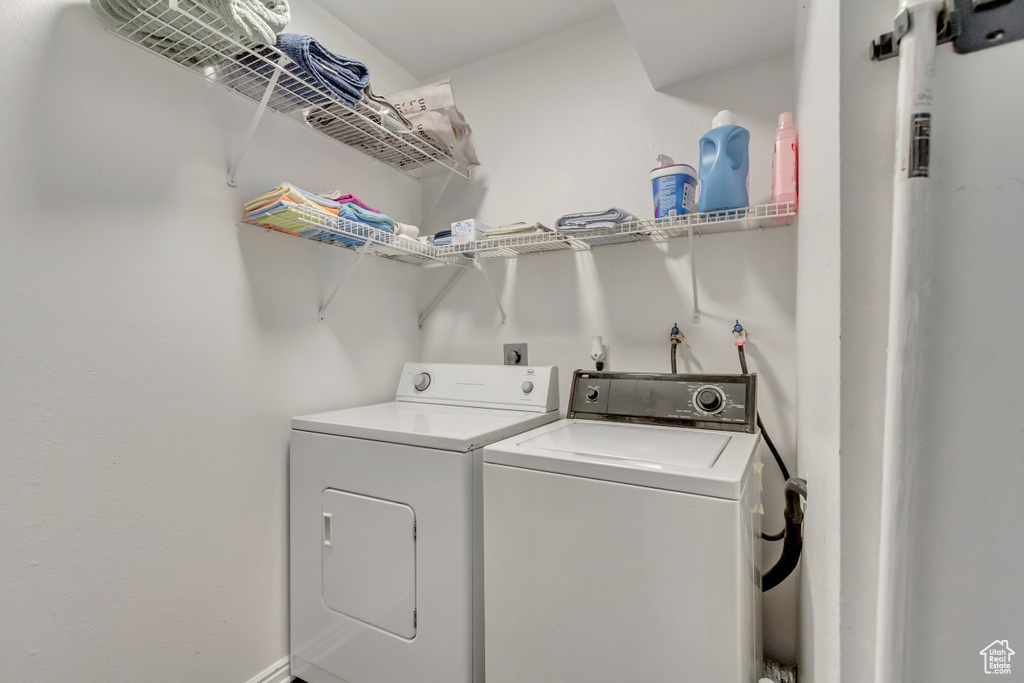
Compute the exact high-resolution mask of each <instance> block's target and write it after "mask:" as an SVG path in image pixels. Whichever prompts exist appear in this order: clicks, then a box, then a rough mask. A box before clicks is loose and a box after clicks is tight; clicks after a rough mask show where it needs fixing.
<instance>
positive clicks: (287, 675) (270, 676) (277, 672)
mask: <svg viewBox="0 0 1024 683" xmlns="http://www.w3.org/2000/svg"><path fill="white" fill-rule="evenodd" d="M290 680H292V671H291V667H290V666H288V657H285V658H283V659H281V660H279V661H276V662H274V663H273V664H271V665H270V666H268V667H267V668H266V669H264V670H263V671H261V672H259V673H258V674H256V675H255V676H253V677H252V678H250V679H249V680H248V681H246V683H288V681H290Z"/></svg>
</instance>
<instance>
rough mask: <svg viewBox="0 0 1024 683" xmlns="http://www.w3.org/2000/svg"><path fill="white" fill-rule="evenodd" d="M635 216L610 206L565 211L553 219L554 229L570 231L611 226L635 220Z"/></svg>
mask: <svg viewBox="0 0 1024 683" xmlns="http://www.w3.org/2000/svg"><path fill="white" fill-rule="evenodd" d="M635 220H637V217H636V216H634V215H633V214H631V213H629V212H628V211H623V210H622V209H617V208H615V207H612V208H610V209H606V210H604V211H581V212H579V213H567V214H565V215H564V216H562V217H561V218H559V219H558V220H557V221H555V230H558V231H561V232H571V231H573V230H600V229H602V228H611V227H614V226H615V225H617V224H619V223H626V222H628V221H635Z"/></svg>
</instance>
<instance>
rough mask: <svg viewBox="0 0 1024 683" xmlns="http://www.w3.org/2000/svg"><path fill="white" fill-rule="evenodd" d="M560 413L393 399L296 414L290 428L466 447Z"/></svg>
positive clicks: (448, 448)
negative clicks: (372, 403) (324, 411)
mask: <svg viewBox="0 0 1024 683" xmlns="http://www.w3.org/2000/svg"><path fill="white" fill-rule="evenodd" d="M557 418H558V411H554V410H553V411H551V412H548V413H535V412H524V411H519V410H498V409H494V408H468V407H461V406H447V405H433V404H429V403H407V402H401V401H392V402H390V403H378V404H376V405H370V406H361V407H359V408H348V409H344V410H334V411H331V412H328V413H318V414H316V415H303V416H301V417H296V418H292V429H298V430H301V431H305V432H316V433H318V434H333V435H335V436H351V437H356V438H359V439H369V440H372V441H384V442H387V443H398V444H405V445H408V446H421V447H423V448H437V449H440V450H446V451H459V452H463V453H464V452H467V451H471V450H473V449H474V448H480V447H481V446H484V445H486V444H489V443H493V442H495V441H499V440H501V439H504V438H507V437H509V436H512V435H514V434H518V433H520V432H524V431H527V430H529V429H532V428H534V427H537V426H540V425H543V424H547V423H548V422H551V421H553V420H555V419H557Z"/></svg>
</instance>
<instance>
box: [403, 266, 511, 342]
mask: <svg viewBox="0 0 1024 683" xmlns="http://www.w3.org/2000/svg"><path fill="white" fill-rule="evenodd" d="M455 265H456V266H458V270H457V271H456V272H455V274H454V275H452V277H451V278H450V279H449V280H448V282H446V283H445V285H444V287H442V288H441V291H440V292H438V294H437V296H435V297H434V300H433V301H431V302H430V304H429V305H428V306H427V307H426V308H425V309H423V312H422V313H420V317H419V326H420V327H423V323H424V322H426V320H427V318H429V317H430V314H431V313H433V312H434V309H435V308H437V305H438V304H439V303H441V300H442V299H444V297H445V295H447V294H448V292H450V291H451V289H452V287H454V286H455V283H456V282H458V281H459V279H460V278H461V277H462V276H463V275H465V274H466V272H467V271H469V270H478V271H480V274H481V275H482V276H483V278H484V282H485V283H486V284H487V289H488V291H490V293H491V296H492V297H494V305H495V306H497V307H498V312H499V313H501V325H502V327H504V326H506V325H508V316H507V315H505V308H504V307H503V306H502V305H501V301H500V300H499V299H498V295H497V294H495V293H494V287H492V286H491V279H490V278H489V277H487V271H486V270H484V269H483V266H481V265H480V262H479V261H474V263H473V264H472V265H462V264H455Z"/></svg>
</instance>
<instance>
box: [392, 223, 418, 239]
mask: <svg viewBox="0 0 1024 683" xmlns="http://www.w3.org/2000/svg"><path fill="white" fill-rule="evenodd" d="M395 234H396V235H401V236H402V237H410V238H412V239H416V238H418V237H419V236H420V229H419V228H417V227H416V226H415V225H408V224H407V223H399V222H398V221H395Z"/></svg>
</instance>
